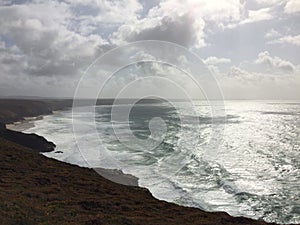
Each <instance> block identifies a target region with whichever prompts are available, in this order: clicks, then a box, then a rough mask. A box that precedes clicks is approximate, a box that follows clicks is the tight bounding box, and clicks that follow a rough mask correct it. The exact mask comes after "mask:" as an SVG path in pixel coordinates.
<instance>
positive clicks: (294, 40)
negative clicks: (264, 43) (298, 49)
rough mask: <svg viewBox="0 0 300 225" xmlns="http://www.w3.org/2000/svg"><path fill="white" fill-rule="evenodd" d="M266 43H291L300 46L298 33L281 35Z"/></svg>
mask: <svg viewBox="0 0 300 225" xmlns="http://www.w3.org/2000/svg"><path fill="white" fill-rule="evenodd" d="M268 44H292V45H296V46H300V34H299V35H296V36H291V35H288V36H283V37H281V38H279V39H276V40H272V41H269V42H268Z"/></svg>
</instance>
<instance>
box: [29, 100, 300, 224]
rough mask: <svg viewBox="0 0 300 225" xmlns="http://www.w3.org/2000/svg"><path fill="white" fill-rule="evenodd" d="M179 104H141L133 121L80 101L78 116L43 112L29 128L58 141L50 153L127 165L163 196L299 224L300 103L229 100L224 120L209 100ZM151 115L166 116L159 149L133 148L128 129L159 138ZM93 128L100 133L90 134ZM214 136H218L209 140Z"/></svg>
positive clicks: (133, 112) (125, 168) (106, 165)
mask: <svg viewBox="0 0 300 225" xmlns="http://www.w3.org/2000/svg"><path fill="white" fill-rule="evenodd" d="M115 107H126V105H119V106H115ZM180 107H181V111H180V112H181V114H180V115H179V113H178V112H179V111H178V108H176V107H174V106H172V105H170V104H167V103H165V102H161V103H153V104H138V105H135V106H134V107H133V108H132V110H131V113H130V116H129V121H128V122H124V121H113V120H112V116H111V113H112V106H110V105H106V106H105V105H102V106H95V107H82V109H81V110H77V111H76V113H73V114H72V110H66V111H60V112H57V113H55V114H53V115H48V116H45V117H44V118H43V119H42V120H37V121H34V125H35V126H34V127H32V128H29V129H27V130H25V131H24V132H27V133H31V132H34V133H37V134H39V135H42V136H44V137H45V138H47V139H48V140H50V141H53V142H54V143H55V144H56V145H57V147H56V149H55V151H53V152H50V153H45V155H46V156H48V157H52V158H56V159H58V160H61V161H65V162H68V163H72V164H77V165H80V166H87V167H104V168H116V169H121V170H123V171H124V172H126V173H130V174H133V175H135V176H137V177H138V178H139V185H140V186H143V187H147V188H148V189H149V190H150V191H151V193H152V194H153V195H154V196H155V197H156V198H159V199H163V200H167V201H170V202H174V203H177V204H179V205H184V206H193V207H198V208H201V209H204V210H207V211H225V212H228V213H229V214H231V215H233V216H245V217H249V218H254V219H262V220H265V221H268V222H276V223H284V224H287V223H300V156H299V153H300V103H297V102H284V101H281V102H279V101H268V102H267V101H227V102H225V115H224V118H223V117H220V118H213V116H212V115H211V113H210V110H211V107H210V105H209V104H207V103H206V102H201V101H198V102H195V103H194V109H195V111H196V113H197V115H194V114H193V115H190V111H189V110H188V109H186V111H185V108H184V107H185V105H184V104H182V105H181V106H180ZM182 112H183V113H182ZM91 117H93V120H90V118H91ZM151 118H161V119H162V120H163V121H165V124H166V127H167V129H166V133H165V134H164V135H163V136H162V137H161V140H160V141H159V142H157V143H158V144H157V145H156V146H155V147H154V148H150V149H148V148H147V146H145V147H144V148H139V149H136V148H135V147H132V146H134V143H133V142H131V141H126V140H127V137H128V138H129V137H130V135H134V136H135V137H136V138H138V139H140V140H147V139H151V138H152V139H155V137H153V136H152V134H151V130H150V129H149V121H151ZM91 121H92V122H91ZM195 121H198V122H199V123H196V122H195ZM128 123H129V127H130V129H128ZM74 124H76V127H77V128H78V127H79V129H77V130H76V134H74V133H73V131H74V130H73V125H74ZM115 128H117V129H115ZM212 129H214V130H215V131H216V132H212ZM95 130H96V132H97V138H95V136H92V135H91V133H94V132H95ZM116 130H118V133H117V134H116V133H115V132H116ZM212 134H213V135H212ZM214 138H215V139H216V138H217V139H218V140H219V141H217V142H211V139H214ZM128 140H129V139H128ZM79 143H80V144H79ZM207 143H211V144H210V145H208V144H207ZM131 145H132V146H131ZM214 145H215V146H214ZM99 146H101V148H100V147H99ZM205 146H206V147H205ZM99 151H100V152H99ZM211 153H213V154H211Z"/></svg>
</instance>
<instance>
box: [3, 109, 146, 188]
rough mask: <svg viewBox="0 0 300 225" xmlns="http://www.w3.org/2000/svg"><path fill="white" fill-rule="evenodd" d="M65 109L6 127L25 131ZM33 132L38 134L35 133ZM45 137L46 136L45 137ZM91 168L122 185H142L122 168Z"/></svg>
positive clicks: (26, 118) (29, 118)
mask: <svg viewBox="0 0 300 225" xmlns="http://www.w3.org/2000/svg"><path fill="white" fill-rule="evenodd" d="M63 110H65V109H63ZM63 110H56V111H53V112H52V113H51V114H48V115H39V116H34V117H24V119H23V120H21V121H16V122H14V123H10V124H5V126H6V129H8V130H11V131H16V132H21V133H23V131H25V130H27V129H30V128H33V127H35V125H34V121H37V120H43V119H44V117H45V116H49V115H53V114H55V113H59V112H61V111H63ZM25 134H26V133H25ZM33 134H34V135H37V134H35V133H33ZM41 137H43V136H41ZM43 138H45V137H43ZM45 140H47V139H46V138H45ZM53 144H54V145H56V143H55V142H53ZM55 151H57V150H56V147H55V148H54V149H53V151H51V152H54V153H55ZM40 153H43V152H40ZM47 153H50V152H47ZM43 155H44V154H43ZM44 156H45V157H47V156H46V155H44ZM47 158H51V159H53V158H52V157H47ZM55 160H57V159H55ZM57 161H60V162H64V161H61V160H57ZM64 163H67V162H64ZM67 164H70V165H75V164H72V163H67ZM84 168H90V167H84ZM90 169H93V170H95V171H96V172H97V173H98V174H99V176H102V177H104V178H106V179H108V180H110V181H112V182H115V183H119V184H122V185H128V186H138V187H140V186H139V183H138V180H139V178H138V177H136V176H134V175H132V174H128V173H124V172H123V171H122V170H120V169H108V168H103V167H97V168H90ZM108 177H109V178H108Z"/></svg>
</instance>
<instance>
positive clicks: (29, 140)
mask: <svg viewBox="0 0 300 225" xmlns="http://www.w3.org/2000/svg"><path fill="white" fill-rule="evenodd" d="M3 101H4V100H0V122H1V123H0V162H1V163H0V224H7V225H9V224H27V225H31V224H85V225H89V224H94V225H97V224H99V225H100V224H114V225H118V224H124V225H125V224H127V225H128V224H149V225H151V224H156V225H157V224H207V225H212V224H216V225H217V224H225V225H226V224H254V225H256V224H257V225H259V224H261V225H263V224H267V223H265V222H263V221H256V220H252V219H248V218H243V217H232V216H230V215H228V214H227V213H223V212H214V213H212V212H204V211H202V210H200V209H196V208H190V207H183V206H179V205H176V204H173V203H168V202H165V201H161V200H157V199H155V198H154V197H153V196H152V195H151V193H150V192H149V191H148V190H147V189H145V188H141V187H133V186H125V185H121V184H117V183H113V182H111V181H109V180H106V179H105V178H103V177H102V176H100V175H99V174H97V173H96V172H95V171H94V170H93V169H88V168H82V167H79V166H75V165H70V164H67V163H64V162H60V161H57V160H54V159H50V158H47V157H45V156H43V155H41V154H38V152H42V151H44V152H45V151H50V150H51V149H52V148H54V147H55V145H54V144H53V143H51V142H48V141H47V140H46V139H44V138H43V137H40V136H37V135H35V134H29V135H25V134H23V133H20V132H15V131H10V130H7V129H6V128H5V125H4V123H11V122H15V121H17V120H20V119H21V120H22V119H23V118H24V117H26V116H38V115H40V114H46V113H47V112H48V113H51V112H52V110H59V109H63V108H65V107H68V106H70V105H69V104H70V102H63V101H60V102H59V103H58V102H57V101H53V102H54V103H53V102H52V101H50V100H49V101H30V100H26V101H25V100H21V101H18V100H14V101H11V100H9V101H11V102H7V101H6V102H5V104H6V106H7V107H8V108H5V107H3V106H4V105H5V104H3ZM23 104H25V105H23ZM34 107H37V108H38V109H37V108H34ZM43 107H45V109H43ZM19 110H25V111H23V112H22V111H19ZM3 112H4V113H3ZM5 113H6V114H7V117H6V115H5ZM96 170H97V171H98V172H99V173H100V174H101V173H103V174H106V173H113V174H114V176H115V179H116V180H117V181H121V182H122V181H124V180H123V179H124V174H122V172H121V171H117V170H111V171H110V170H103V169H101V168H98V169H96ZM125 178H130V179H131V180H129V181H128V180H126V182H127V181H128V182H131V183H128V184H130V185H134V184H136V182H137V180H136V178H134V177H133V176H131V175H126V176H125Z"/></svg>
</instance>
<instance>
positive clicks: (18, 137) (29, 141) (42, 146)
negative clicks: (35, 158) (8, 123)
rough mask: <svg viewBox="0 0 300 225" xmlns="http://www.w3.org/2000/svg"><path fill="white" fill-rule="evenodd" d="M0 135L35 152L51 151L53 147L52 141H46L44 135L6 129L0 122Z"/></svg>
mask: <svg viewBox="0 0 300 225" xmlns="http://www.w3.org/2000/svg"><path fill="white" fill-rule="evenodd" d="M0 137H1V138H3V139H6V140H9V141H12V142H14V143H16V144H20V145H23V146H25V147H27V148H31V149H33V150H34V151H36V152H51V151H53V150H54V149H55V147H56V146H55V144H54V143H53V142H49V141H47V140H46V139H45V138H44V137H42V136H39V135H36V134H24V133H21V132H18V131H13V130H8V129H6V128H5V125H4V124H1V123H0Z"/></svg>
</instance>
